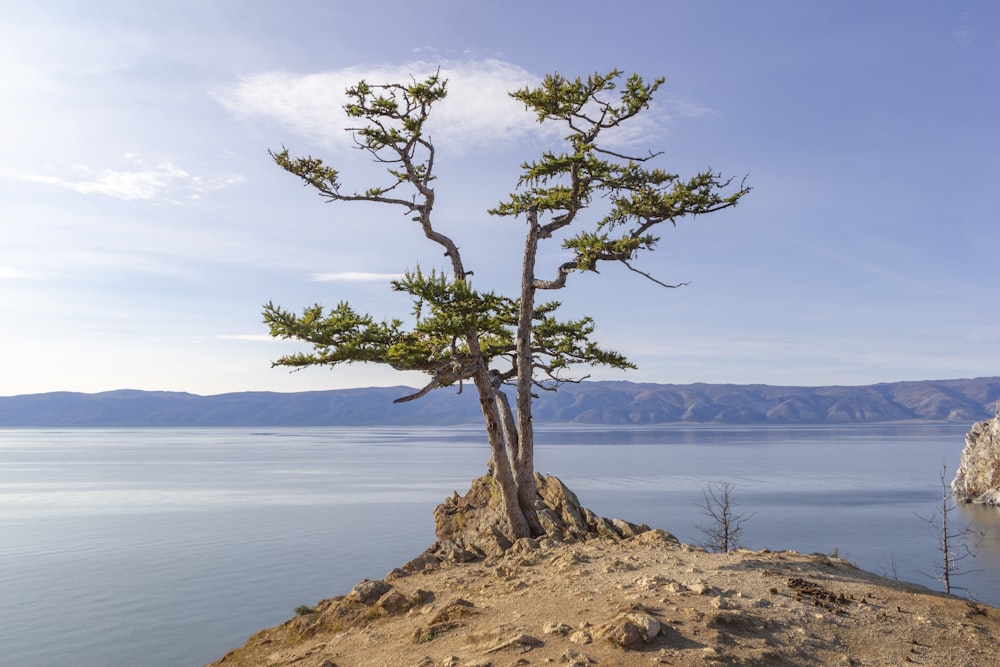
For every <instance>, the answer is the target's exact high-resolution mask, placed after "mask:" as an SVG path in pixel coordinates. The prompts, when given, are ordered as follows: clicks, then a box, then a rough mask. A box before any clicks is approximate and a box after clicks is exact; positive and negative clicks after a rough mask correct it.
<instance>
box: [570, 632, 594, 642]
mask: <svg viewBox="0 0 1000 667" xmlns="http://www.w3.org/2000/svg"><path fill="white" fill-rule="evenodd" d="M569 640H570V641H571V642H573V643H574V644H589V643H590V642H592V641H594V638H593V637H591V636H590V633H589V632H584V631H583V630H577V631H575V632H573V633H572V634H571V635H570V636H569Z"/></svg>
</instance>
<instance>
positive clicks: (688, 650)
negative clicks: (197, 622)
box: [212, 530, 1000, 667]
mask: <svg viewBox="0 0 1000 667" xmlns="http://www.w3.org/2000/svg"><path fill="white" fill-rule="evenodd" d="M303 612H304V613H303V614H302V615H300V616H298V617H296V618H293V619H291V620H289V621H288V622H286V623H284V624H282V625H281V626H278V627H276V628H271V629H269V630H264V631H261V632H259V633H257V634H255V635H254V636H252V637H251V638H250V639H249V641H248V642H247V643H246V645H245V646H243V647H242V648H239V649H236V650H234V651H232V652H230V653H229V654H227V655H226V656H225V657H223V658H222V659H220V660H219V661H217V662H215V663H212V664H213V666H216V665H217V666H219V667H243V666H246V667H250V666H253V667H264V666H271V667H278V666H285V665H289V666H291V665H295V666H296V667H354V666H359V665H366V666H397V665H398V666H401V667H417V666H441V667H446V666H447V667H458V666H468V667H472V666H475V667H487V666H489V667H501V666H502V667H506V666H514V665H548V664H553V665H579V666H583V665H621V666H623V667H629V666H632V665H660V664H662V665H678V666H691V665H761V666H783V665H802V666H820V665H864V666H869V665H872V666H875V665H877V666H884V665H934V666H937V667H945V666H947V667H964V666H967V667H973V666H982V667H995V666H996V665H998V664H1000V610H997V609H995V608H993V607H989V606H985V605H981V604H975V603H972V602H969V601H967V600H964V599H962V598H958V597H954V596H946V595H944V594H942V593H938V592H934V591H931V590H929V589H926V588H924V587H921V586H917V585H913V584H907V583H903V582H898V581H895V580H892V579H887V578H884V577H880V576H877V575H875V574H871V573H869V572H865V571H862V570H859V569H857V568H855V567H854V566H852V565H851V564H850V563H848V562H846V561H843V560H839V559H836V558H831V557H827V556H824V555H819V554H814V555H805V554H799V553H794V552H770V551H738V552H734V553H729V554H716V553H708V552H705V551H703V550H701V549H697V548H693V547H690V546H687V545H681V544H678V543H677V541H676V540H674V539H673V537H672V536H670V535H669V534H668V533H665V532H663V531H658V530H654V531H649V532H647V533H643V534H641V535H638V536H636V537H633V538H630V539H627V540H622V541H615V540H612V539H592V540H588V541H586V542H575V543H564V542H556V541H554V540H551V539H544V540H542V541H541V542H536V541H534V540H521V541H519V542H518V543H516V544H515V545H514V547H513V548H512V549H510V550H508V551H507V552H506V553H505V554H504V555H502V556H499V557H493V558H489V559H486V560H484V561H478V562H469V563H458V562H443V563H440V564H437V563H433V562H431V563H427V562H424V561H423V560H422V559H416V560H415V561H413V562H411V563H409V564H407V566H406V568H405V569H398V570H393V572H391V573H389V574H388V575H387V576H386V579H385V580H383V581H374V582H371V581H365V582H360V583H359V585H358V586H356V587H355V588H354V589H353V590H352V591H350V592H347V593H346V595H342V596H338V597H336V598H333V599H330V600H325V601H323V602H321V603H320V604H319V605H317V607H316V608H315V610H312V611H309V612H305V610H303Z"/></svg>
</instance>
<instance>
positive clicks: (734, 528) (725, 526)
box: [698, 482, 754, 553]
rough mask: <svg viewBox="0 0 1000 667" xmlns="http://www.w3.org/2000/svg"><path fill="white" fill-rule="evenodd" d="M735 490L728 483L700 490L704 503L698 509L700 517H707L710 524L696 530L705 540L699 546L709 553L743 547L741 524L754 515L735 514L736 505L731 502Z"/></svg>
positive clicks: (724, 551)
mask: <svg viewBox="0 0 1000 667" xmlns="http://www.w3.org/2000/svg"><path fill="white" fill-rule="evenodd" d="M735 488H736V487H735V486H734V485H733V484H731V483H730V482H713V483H712V484H709V485H708V486H706V487H705V488H704V489H703V490H702V493H703V494H704V503H702V504H700V505H698V507H699V508H700V510H701V514H702V516H705V517H707V518H708V519H709V520H710V523H709V524H707V525H701V526H698V530H699V531H700V532H701V533H702V534H703V535H704V536H705V538H706V540H705V542H703V543H702V544H701V546H703V547H704V548H706V549H708V550H709V551H719V552H722V553H729V552H730V551H732V550H733V549H741V548H743V546H744V545H743V543H742V541H741V536H742V533H743V524H744V523H746V522H747V521H749V520H750V519H751V518H752V517H753V515H754V513H751V514H740V513H738V512H736V506H737V503H736V502H735V501H734V500H733V491H734V490H735Z"/></svg>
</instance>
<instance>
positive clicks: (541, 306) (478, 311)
mask: <svg viewBox="0 0 1000 667" xmlns="http://www.w3.org/2000/svg"><path fill="white" fill-rule="evenodd" d="M621 77H622V73H621V72H620V71H618V70H613V71H611V72H609V73H607V74H594V75H591V76H589V77H587V78H586V79H580V78H577V79H575V80H570V79H567V78H564V77H562V76H560V75H558V74H553V75H549V76H546V77H545V79H544V80H543V82H542V83H541V85H540V86H538V87H535V88H525V89H523V90H519V91H515V92H513V93H511V95H512V97H513V98H515V99H517V100H519V101H520V102H522V103H524V105H525V107H526V109H527V110H529V111H531V112H533V113H534V114H535V115H536V117H537V120H538V122H541V123H545V122H555V123H560V124H562V125H564V126H565V127H566V129H567V131H568V134H567V135H566V137H565V140H564V145H563V149H562V150H561V151H560V152H558V153H557V152H554V151H545V152H543V153H542V154H541V156H539V157H538V158H537V159H536V160H534V161H531V162H526V163H524V164H523V165H522V174H521V177H520V179H519V181H518V183H517V187H516V190H515V191H514V193H512V194H511V195H510V196H509V197H508V198H507V199H506V200H505V201H502V202H501V203H499V204H498V205H497V206H496V207H495V208H493V209H491V210H489V211H488V212H489V213H490V214H492V215H499V216H511V217H519V216H524V218H525V220H526V222H527V232H526V236H525V246H524V255H523V262H522V271H521V290H520V295H519V297H518V298H516V299H514V298H511V297H507V296H504V295H500V294H496V293H494V292H488V291H479V290H477V289H475V288H474V287H473V285H472V272H471V271H468V270H467V269H466V267H465V264H464V263H463V261H462V256H461V253H460V251H459V246H458V245H457V244H456V243H455V241H454V240H453V239H452V238H451V237H450V236H448V235H446V234H443V233H442V232H441V231H440V230H439V229H438V228H436V227H435V226H434V223H433V220H432V213H433V210H434V205H435V193H434V188H433V187H432V183H433V181H434V179H435V174H434V166H435V157H436V152H435V148H434V144H433V143H432V141H431V139H430V137H429V136H428V135H427V134H426V132H425V127H426V123H427V120H428V118H429V117H430V115H431V112H432V109H433V107H434V104H435V103H437V102H439V101H440V100H442V99H443V98H444V97H445V95H446V91H447V82H446V81H445V80H444V79H443V78H441V76H440V72H438V73H435V74H433V75H431V76H429V77H427V78H426V79H424V80H422V81H417V80H412V81H411V82H409V83H406V84H403V83H388V84H381V85H372V84H369V83H367V82H365V81H361V82H360V83H358V84H357V85H356V86H354V87H352V88H349V89H348V90H347V96H348V104H347V105H346V106H345V110H346V111H347V114H348V116H349V117H350V118H355V119H358V120H359V125H358V126H357V127H352V128H348V130H349V131H351V132H353V136H354V140H355V143H356V145H357V147H358V148H359V149H361V150H362V151H364V152H366V153H368V154H369V155H370V156H371V157H372V158H373V159H374V161H375V162H377V163H380V164H383V165H385V171H386V176H387V178H386V180H385V181H384V182H383V183H381V184H377V185H374V186H372V187H370V188H368V189H366V190H365V191H363V192H347V191H344V190H342V188H341V184H340V180H339V174H338V172H337V170H336V169H333V168H332V167H329V166H327V165H325V164H324V163H323V161H322V160H320V159H318V158H314V157H312V156H307V157H292V156H291V155H290V154H289V152H288V150H287V149H283V150H281V151H280V152H277V153H274V152H272V153H271V155H272V157H273V159H274V160H275V162H276V163H277V164H278V165H279V166H280V167H282V168H283V169H285V170H286V171H288V172H290V173H292V174H294V175H295V176H297V177H299V178H300V179H302V180H303V181H304V182H305V183H306V184H307V185H309V186H312V187H313V188H315V189H316V190H317V191H318V192H319V194H320V195H321V196H322V197H324V198H325V199H327V200H329V201H337V202H366V203H375V204H384V205H387V206H391V207H397V208H399V209H402V212H403V213H405V214H407V215H409V216H411V220H412V221H413V222H415V223H416V224H418V225H419V226H420V228H421V229H422V230H423V233H424V235H425V237H426V238H427V239H428V240H429V241H431V242H432V243H434V244H437V245H438V246H440V247H441V248H442V249H443V250H444V255H445V256H446V257H447V258H448V260H449V261H450V264H451V266H450V270H447V271H443V270H442V271H439V270H438V269H437V268H432V269H431V271H430V272H429V273H427V272H424V271H423V270H421V269H420V268H417V269H416V270H414V271H411V272H408V273H407V274H405V276H404V277H403V278H402V279H399V280H396V281H393V283H392V286H393V289H395V290H397V291H399V292H403V293H405V294H408V295H409V296H410V297H411V298H412V300H413V304H414V310H413V319H412V323H411V324H410V325H406V324H404V322H403V321H402V320H400V319H391V320H382V321H377V320H376V319H374V318H373V317H371V316H370V315H367V314H362V313H359V312H357V311H355V310H354V309H353V308H352V307H351V306H350V305H349V304H347V303H343V302H342V303H340V304H339V305H337V306H336V307H335V308H333V309H330V310H328V311H327V310H324V308H323V307H322V306H320V305H314V306H312V307H309V308H306V309H304V310H303V312H302V313H301V314H295V313H293V312H290V311H287V310H284V309H282V308H281V307H279V306H276V305H274V304H273V303H268V304H267V305H266V306H265V308H264V320H265V322H266V323H267V324H268V325H269V326H270V332H271V335H272V336H276V337H279V338H291V339H297V340H301V341H305V342H308V343H311V344H312V346H313V351H312V352H311V353H308V354H307V353H297V354H291V355H287V356H285V357H282V358H280V359H279V360H277V361H276V362H274V363H275V365H280V366H290V367H296V368H298V367H303V366H312V365H328V366H335V365H337V364H341V363H353V362H369V363H382V364H388V365H389V366H391V367H393V368H396V369H399V370H417V371H422V372H424V373H426V374H427V375H429V376H430V380H429V381H428V382H427V384H426V385H425V386H424V387H423V388H422V389H421V390H420V391H418V392H416V393H415V394H412V395H410V396H404V397H401V398H400V399H397V400H398V401H407V400H414V399H417V398H419V397H421V396H423V395H425V394H426V393H427V392H429V391H431V390H433V389H437V388H440V387H448V386H453V385H455V384H458V385H459V391H461V387H462V385H463V383H465V382H467V381H471V382H472V384H473V385H474V386H475V388H476V391H477V392H478V396H479V403H480V408H481V410H482V413H483V418H484V421H485V426H486V433H487V438H488V441H489V446H490V451H491V454H492V462H493V475H494V478H495V481H496V483H497V486H498V488H499V491H500V494H501V498H502V500H503V504H504V508H505V513H506V517H507V521H508V523H509V526H508V527H507V528H508V529H509V531H510V536H511V537H514V538H517V537H524V536H531V535H539V534H541V533H542V532H543V530H542V527H541V524H540V523H539V521H538V518H537V516H536V514H535V509H534V504H535V497H536V495H537V494H536V488H535V478H534V431H533V426H532V420H531V401H532V398H533V391H534V390H536V389H538V390H550V391H554V390H555V389H557V388H558V386H559V385H560V384H562V383H564V382H578V381H581V380H582V379H583V378H581V377H579V376H575V375H573V374H572V372H571V371H572V369H573V367H575V366H580V365H583V366H593V365H605V366H610V367H614V368H622V369H627V368H633V367H634V366H633V365H632V364H631V362H629V361H628V360H627V359H626V358H625V357H624V356H623V355H621V354H619V353H617V352H615V351H611V350H606V349H603V348H601V347H600V346H598V345H597V344H596V343H594V342H593V341H592V340H591V335H592V334H593V331H594V326H593V321H592V319H591V318H589V317H583V318H580V319H575V320H573V319H571V320H562V319H560V318H559V317H557V315H556V311H557V310H558V308H559V305H560V304H559V302H557V301H551V302H543V303H536V298H535V296H536V293H537V291H538V290H556V289H561V288H563V287H564V286H565V285H566V282H567V278H568V276H569V275H571V274H572V273H574V272H587V271H590V272H597V268H598V266H599V265H600V264H601V263H605V262H618V263H620V264H623V265H624V266H626V267H628V268H629V269H630V270H632V271H635V272H637V273H639V274H640V275H643V276H645V277H646V278H649V279H651V280H654V281H656V282H657V283H658V284H660V285H663V286H665V287H677V286H678V285H669V284H667V283H663V282H661V281H659V280H658V279H656V278H655V277H653V276H652V275H650V274H649V273H647V272H644V271H641V270H640V269H638V268H637V267H636V265H635V260H636V259H637V258H638V257H639V256H640V255H641V254H643V253H644V252H645V251H650V250H652V249H653V248H654V247H655V245H656V243H657V241H658V238H657V237H656V236H655V234H654V232H655V231H656V230H657V229H658V228H659V227H660V226H661V225H662V224H663V223H669V224H671V225H676V224H677V221H678V220H679V219H681V218H683V217H686V216H694V215H698V214H704V213H711V212H714V211H719V210H722V209H725V208H729V207H732V206H735V205H736V203H737V202H738V201H739V200H740V199H741V198H742V197H743V196H744V195H746V194H747V193H748V192H749V188H748V187H747V186H746V185H745V183H741V184H739V185H738V186H735V187H733V186H732V183H731V179H723V178H722V177H721V176H720V175H719V174H716V173H714V172H713V171H711V170H706V171H704V172H701V173H699V174H696V175H695V176H694V177H691V178H690V179H687V180H682V179H681V178H680V177H679V176H677V175H676V174H671V173H668V172H666V171H663V170H662V169H657V168H647V167H646V166H645V165H646V163H647V162H649V161H651V160H653V159H654V158H656V157H658V155H657V154H654V153H649V154H648V155H645V156H639V157H630V156H627V155H624V154H622V153H619V152H615V151H612V150H610V149H608V148H607V147H606V145H605V143H604V142H603V141H602V139H603V137H602V133H606V132H607V131H609V130H612V129H614V128H619V127H621V126H623V125H624V124H626V123H628V122H629V121H630V120H631V119H633V118H634V117H636V116H637V115H638V114H640V113H641V112H642V111H643V110H645V109H647V108H648V107H649V104H650V101H651V100H652V97H653V94H654V93H655V92H656V90H657V89H658V88H659V86H660V85H661V84H662V83H663V79H657V80H656V81H654V82H653V83H651V84H647V83H645V82H644V81H643V80H642V79H641V78H640V77H639V76H637V75H633V76H630V77H629V78H628V79H626V80H625V82H624V85H623V86H622V87H621V88H620V89H619V87H618V85H619V81H620V79H621ZM595 203H601V204H604V207H603V209H602V210H601V211H600V212H595V213H593V214H591V210H592V207H593V206H594V204H595ZM570 229H572V230H573V231H575V233H574V234H572V235H569V234H568V233H566V232H568V231H569V230H570ZM563 230H566V232H564V233H563V234H562V236H563V247H564V248H565V250H566V251H568V252H567V258H566V261H565V262H563V263H562V264H560V265H559V266H556V267H552V269H551V271H552V276H551V277H550V278H548V279H541V278H538V277H536V268H537V267H536V257H537V250H538V247H539V244H540V243H541V242H542V241H543V240H547V239H553V238H556V237H557V233H558V232H562V231H563ZM508 385H514V386H515V395H516V414H515V410H513V409H512V408H511V406H510V402H509V400H508V398H507V396H506V394H505V393H504V390H503V387H504V386H508Z"/></svg>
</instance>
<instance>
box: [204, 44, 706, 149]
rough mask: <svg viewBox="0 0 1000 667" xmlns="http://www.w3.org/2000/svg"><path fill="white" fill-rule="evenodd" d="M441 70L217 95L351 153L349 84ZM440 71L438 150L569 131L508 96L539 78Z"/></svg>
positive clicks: (504, 67)
mask: <svg viewBox="0 0 1000 667" xmlns="http://www.w3.org/2000/svg"><path fill="white" fill-rule="evenodd" d="M437 69H438V65H437V64H433V63H430V62H427V61H414V62H410V63H405V64H401V65H397V66H383V67H368V68H362V67H351V68H346V69H341V70H334V71H326V72H319V73H314V74H305V75H300V74H293V73H290V72H262V73H258V74H254V75H251V76H247V77H244V78H243V79H241V80H240V81H239V82H237V83H236V84H234V85H232V86H230V87H228V88H226V89H224V90H221V91H219V92H218V93H217V94H216V98H217V99H218V100H219V101H220V102H221V103H222V104H223V105H225V106H226V107H227V108H228V109H229V110H230V111H232V112H233V113H235V114H237V115H240V116H243V117H247V118H262V119H268V120H271V121H275V122H277V123H279V124H281V125H283V126H286V127H289V128H291V129H292V130H294V131H295V132H297V133H299V134H301V135H303V136H306V137H308V138H310V139H313V140H317V141H320V142H321V143H323V144H324V145H326V146H329V147H334V148H347V147H352V146H353V145H354V144H353V140H352V138H351V134H350V133H349V132H346V131H344V128H345V127H349V126H351V125H352V124H353V123H356V122H357V120H356V119H351V120H349V119H348V118H347V116H346V114H345V113H344V112H343V108H342V107H343V105H344V104H345V103H346V101H347V98H346V97H345V95H344V91H345V90H346V89H347V88H348V87H351V86H353V85H355V84H357V83H358V81H360V80H365V81H367V82H369V83H372V84H380V83H389V82H406V81H410V80H411V79H417V80H419V79H422V78H424V77H426V76H427V75H429V74H432V73H434V72H435V71H436V70H437ZM440 70H441V75H442V77H443V78H445V79H447V80H448V97H447V98H446V99H445V100H444V101H442V102H441V103H440V104H439V105H438V106H437V107H436V108H435V112H434V115H433V117H432V119H431V121H430V122H429V123H428V134H429V135H430V136H431V137H432V138H433V140H434V142H435V144H436V145H437V146H439V147H446V148H448V149H449V150H455V151H463V152H464V151H467V150H470V149H473V148H479V147H503V146H505V145H509V144H511V143H514V142H517V141H520V140H522V139H533V140H538V139H542V140H551V139H556V138H559V137H561V136H562V135H564V134H565V131H566V130H565V127H562V126H559V125H556V124H552V123H544V124H539V123H537V122H535V118H534V117H533V116H532V115H529V114H528V113H527V112H526V111H525V109H524V105H522V104H521V103H519V102H517V101H516V100H514V99H512V98H511V97H510V95H509V94H508V93H509V92H510V91H513V90H518V89H520V88H524V87H526V86H530V85H536V84H538V83H539V82H540V81H541V77H540V76H538V75H536V74H533V73H531V72H529V71H527V70H525V69H523V68H521V67H518V66H517V65H513V64H511V63H507V62H504V61H501V60H496V59H487V60H475V61H451V62H443V63H441V64H440ZM683 105H685V108H686V109H687V111H688V112H691V111H693V110H695V109H698V110H701V111H704V108H703V107H699V106H697V105H696V104H694V103H691V102H685V103H683ZM664 118H665V116H664V115H663V114H659V113H654V114H652V115H646V116H645V117H642V116H640V117H639V118H636V119H635V120H634V122H633V123H632V127H631V128H630V129H629V131H628V132H627V133H626V132H622V133H620V136H618V137H616V139H617V143H627V142H629V141H631V140H632V139H633V138H639V137H640V136H645V137H646V139H647V140H648V137H649V136H650V134H651V133H652V132H653V131H654V130H656V129H657V128H656V126H657V125H658V124H659V123H661V122H662V121H663V120H664ZM640 126H641V127H640Z"/></svg>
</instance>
